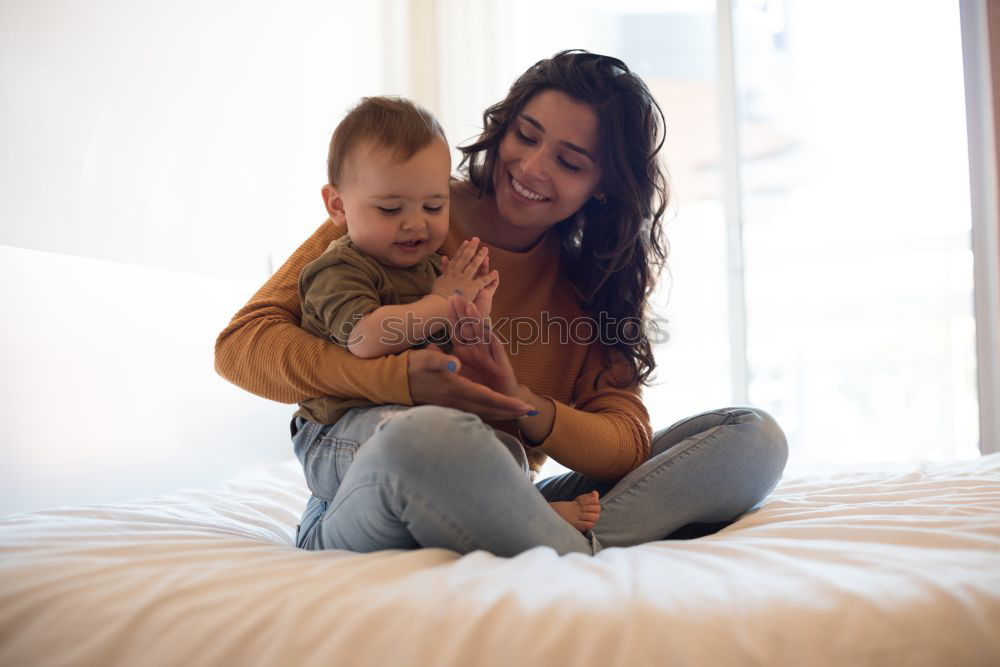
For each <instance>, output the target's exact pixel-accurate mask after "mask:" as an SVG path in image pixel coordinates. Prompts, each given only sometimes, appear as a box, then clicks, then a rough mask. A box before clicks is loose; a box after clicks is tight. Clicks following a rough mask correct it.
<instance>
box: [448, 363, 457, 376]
mask: <svg viewBox="0 0 1000 667" xmlns="http://www.w3.org/2000/svg"><path fill="white" fill-rule="evenodd" d="M455 368H456V366H455V362H454V361H449V362H448V370H449V371H451V372H452V373H454V372H455Z"/></svg>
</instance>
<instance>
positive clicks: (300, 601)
mask: <svg viewBox="0 0 1000 667" xmlns="http://www.w3.org/2000/svg"><path fill="white" fill-rule="evenodd" d="M307 494H308V492H307V491H306V488H305V485H304V483H303V481H302V474H301V471H300V469H299V467H298V464H297V463H296V462H295V461H294V460H289V461H288V462H287V463H284V464H280V465H277V466H274V467H272V468H268V469H265V470H262V471H260V472H259V473H257V474H254V475H249V476H244V477H240V478H237V479H234V480H231V481H229V482H227V483H223V484H220V485H216V486H212V487H210V488H203V489H185V490H180V491H177V492H175V493H172V494H169V495H162V496H157V497H152V498H146V499H140V500H135V501H132V502H127V503H119V504H114V505H102V506H88V507H62V508H57V509H51V510H47V511H40V512H33V513H29V514H21V515H15V516H10V517H6V518H3V519H0V664H2V665H167V664H227V665H254V664H262V665H284V664H303V665H307V664H317V665H318V664H331V663H335V664H350V665H395V664H428V665H431V664H433V665H456V666H458V665H462V666H465V665H476V664H479V665H546V666H550V665H601V666H605V665H645V664H650V665H652V664H657V665H660V664H674V665H694V664H708V665H735V664H757V665H826V664H828V665H836V666H837V667H843V666H844V665H880V666H881V665H886V664H908V665H910V664H912V665H932V664H940V665H959V664H966V665H987V664H994V665H996V664H1000V455H992V456H988V457H983V458H981V459H977V460H972V461H954V462H948V463H931V462H915V463H911V464H884V465H882V464H879V465H864V466H850V467H828V468H822V469H821V468H812V469H805V468H800V469H791V470H789V471H788V472H786V475H785V479H784V480H783V481H782V482H781V484H780V485H779V486H778V488H777V489H776V491H775V492H774V494H773V496H772V497H771V498H770V499H769V500H768V501H767V502H766V504H765V505H764V506H763V507H762V508H760V509H759V510H757V511H755V512H752V513H750V514H748V515H746V516H745V517H743V518H742V519H741V520H740V521H738V522H737V523H735V524H733V525H732V526H730V527H728V528H726V529H724V530H723V531H721V532H720V533H717V534H715V535H712V536H708V537H704V538H700V539H696V540H689V541H671V542H655V543H651V544H647V545H643V546H639V547H633V548H630V549H608V550H605V551H603V552H601V553H600V554H598V555H597V556H596V557H587V556H582V555H576V554H574V555H570V556H566V557H562V558H560V557H558V556H556V555H555V553H554V552H553V551H551V550H549V549H547V548H536V549H533V550H531V551H528V552H526V553H524V554H522V555H520V556H518V557H516V558H513V559H502V558H496V557H494V556H492V555H490V554H487V553H484V552H475V553H472V554H469V555H466V556H464V557H459V556H458V555H457V554H455V553H452V552H449V551H444V550H440V549H426V550H418V551H410V552H404V551H385V552H380V553H375V554H365V555H360V554H351V553H347V552H337V551H327V552H309V551H303V550H298V549H295V548H294V547H293V545H292V538H293V535H294V531H295V525H296V522H297V521H298V518H299V516H300V513H301V511H302V509H303V507H304V505H305V501H306V497H307Z"/></svg>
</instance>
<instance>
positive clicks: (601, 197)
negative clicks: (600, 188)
mask: <svg viewBox="0 0 1000 667" xmlns="http://www.w3.org/2000/svg"><path fill="white" fill-rule="evenodd" d="M594 199H596V200H597V203H598V204H601V205H602V206H603V205H604V204H607V203H608V198H607V196H606V195H605V194H604V193H603V192H598V193H597V194H595V195H594Z"/></svg>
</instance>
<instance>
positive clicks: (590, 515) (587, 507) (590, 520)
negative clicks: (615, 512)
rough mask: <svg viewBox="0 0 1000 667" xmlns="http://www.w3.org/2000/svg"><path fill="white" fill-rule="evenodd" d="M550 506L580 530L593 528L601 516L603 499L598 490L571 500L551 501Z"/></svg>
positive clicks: (584, 530)
mask: <svg viewBox="0 0 1000 667" xmlns="http://www.w3.org/2000/svg"><path fill="white" fill-rule="evenodd" d="M549 507H551V508H552V509H553V510H554V511H555V513H556V514H558V515H559V516H561V517H562V518H563V519H564V520H565V521H566V523H568V524H569V525H571V526H573V527H574V528H576V529H577V530H579V531H580V532H586V531H588V530H590V529H591V528H593V527H594V524H596V523H597V519H598V517H600V516H601V500H600V497H599V496H598V494H597V491H591V492H590V493H584V494H582V495H579V496H577V497H576V498H575V499H573V500H570V501H565V502H556V503H549Z"/></svg>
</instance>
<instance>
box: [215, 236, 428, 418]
mask: <svg viewBox="0 0 1000 667" xmlns="http://www.w3.org/2000/svg"><path fill="white" fill-rule="evenodd" d="M342 235H343V231H341V230H339V229H338V228H337V227H335V226H334V224H333V223H332V222H331V221H329V220H327V221H326V222H325V223H323V224H322V225H321V226H320V227H319V229H317V230H316V232H315V233H314V234H313V235H312V236H310V237H309V238H308V239H307V240H306V241H305V243H303V244H302V245H301V246H299V248H298V249H297V250H296V251H295V252H293V253H292V255H291V257H289V258H288V260H287V261H286V262H285V263H284V264H283V265H282V266H281V268H279V269H278V270H277V271H275V273H274V274H273V275H272V276H271V277H270V278H269V279H268V281H267V282H266V283H264V286H263V287H261V288H260V289H259V290H258V291H257V293H256V294H254V295H253V297H252V298H251V299H250V301H248V302H247V304H246V305H245V306H243V307H242V308H241V309H240V310H239V311H238V312H237V313H236V314H235V315H234V316H233V319H232V320H231V321H230V322H229V325H228V326H226V328H225V329H223V330H222V333H220V334H219V336H218V338H217V339H216V341H215V370H216V371H217V372H218V373H219V375H221V376H222V377H224V378H225V379H227V380H229V381H230V382H232V383H233V384H235V385H237V386H239V387H242V388H243V389H246V390H247V391H249V392H251V393H254V394H257V395H258V396H263V397H264V398H269V399H271V400H274V401H279V402H281V403H298V402H301V401H304V400H306V399H310V398H317V397H320V396H337V397H340V398H367V399H368V400H370V401H372V402H373V403H400V404H403V405H412V403H413V401H412V400H411V398H410V391H409V382H408V378H407V371H406V369H407V363H408V362H407V354H408V353H407V352H403V353H402V354H399V355H390V356H385V357H379V358H376V359H361V358H358V357H355V356H354V355H353V354H351V353H350V352H349V351H347V350H346V349H345V348H343V347H340V346H338V345H335V344H333V343H331V342H329V341H326V340H323V339H322V338H317V337H316V336H313V335H311V334H309V333H308V332H306V331H305V330H304V329H302V328H301V327H300V326H299V325H300V321H301V317H302V304H301V302H300V300H299V289H298V281H299V274H300V273H301V272H302V268H303V267H304V266H305V265H306V264H308V263H309V262H311V261H312V260H314V259H316V258H317V257H319V256H320V255H321V254H322V253H323V251H324V250H326V248H327V246H328V245H329V244H330V241H332V240H334V239H335V238H338V237H339V236H342Z"/></svg>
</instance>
